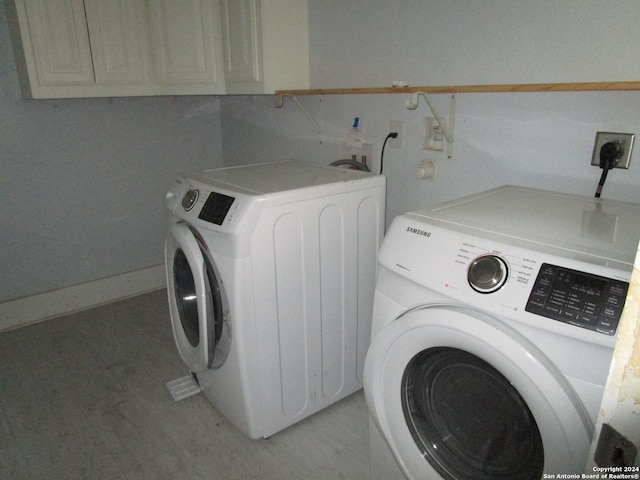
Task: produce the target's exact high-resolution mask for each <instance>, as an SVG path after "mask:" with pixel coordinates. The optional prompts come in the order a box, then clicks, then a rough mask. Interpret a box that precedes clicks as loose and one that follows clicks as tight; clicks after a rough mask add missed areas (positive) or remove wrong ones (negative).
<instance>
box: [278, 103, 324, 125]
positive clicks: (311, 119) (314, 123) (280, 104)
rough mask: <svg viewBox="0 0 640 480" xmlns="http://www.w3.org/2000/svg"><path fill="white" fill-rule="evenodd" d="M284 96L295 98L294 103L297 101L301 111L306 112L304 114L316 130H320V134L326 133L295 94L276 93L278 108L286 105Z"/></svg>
mask: <svg viewBox="0 0 640 480" xmlns="http://www.w3.org/2000/svg"><path fill="white" fill-rule="evenodd" d="M284 97H288V98H290V99H291V100H293V103H295V104H296V105H297V106H298V108H299V109H300V111H301V112H302V113H304V115H305V116H306V117H307V118H308V119H309V121H310V122H311V125H313V128H314V129H315V131H316V132H318V133H319V134H320V135H324V132H323V131H322V128H320V125H318V124H317V123H316V121H315V120H314V119H313V117H312V116H311V115H310V114H309V112H307V110H306V109H305V108H304V107H303V106H302V104H301V103H300V102H299V101H298V99H297V98H296V97H294V96H293V95H288V94H283V95H276V108H282V105H284Z"/></svg>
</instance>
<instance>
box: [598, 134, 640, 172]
mask: <svg viewBox="0 0 640 480" xmlns="http://www.w3.org/2000/svg"><path fill="white" fill-rule="evenodd" d="M634 139H635V134H633V133H612V132H597V133H596V143H595V144H594V146H593V155H592V157H591V165H595V166H596V167H599V166H600V149H601V148H602V146H603V145H604V144H605V143H608V142H619V143H620V145H621V146H622V155H621V157H620V161H619V162H618V163H617V164H616V166H615V167H614V168H625V169H626V168H629V163H630V162H631V150H632V149H633V141H634Z"/></svg>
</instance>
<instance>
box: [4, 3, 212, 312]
mask: <svg viewBox="0 0 640 480" xmlns="http://www.w3.org/2000/svg"><path fill="white" fill-rule="evenodd" d="M4 8H5V6H4V2H3V3H1V4H0V200H1V201H0V268H1V270H2V273H1V274H0V302H3V301H6V300H9V299H15V298H18V297H25V296H28V295H33V294H38V293H42V292H45V291H49V290H53V289H59V288H62V287H67V286H69V285H75V284H80V283H83V282H88V281H93V280H96V279H102V278H105V277H111V276H114V275H119V274H122V273H125V272H130V271H134V270H139V269H143V268H148V267H150V266H154V265H160V264H162V263H163V262H164V257H163V241H164V230H165V222H166V214H165V210H164V204H163V199H164V195H165V193H166V190H167V187H168V185H169V183H170V182H171V180H172V178H173V177H174V176H175V174H176V173H177V172H178V171H183V170H202V169H204V168H211V167H214V166H217V165H221V164H222V148H221V146H222V142H221V140H220V105H219V101H218V100H217V99H216V98H214V97H194V98H191V97H190V98H187V97H182V98H178V97H157V98H117V99H81V100H25V99H22V98H21V94H20V88H19V85H18V79H17V75H16V70H15V61H14V58H13V53H12V50H11V41H10V38H9V33H8V28H7V18H6V14H5V10H4ZM0 323H1V322H0Z"/></svg>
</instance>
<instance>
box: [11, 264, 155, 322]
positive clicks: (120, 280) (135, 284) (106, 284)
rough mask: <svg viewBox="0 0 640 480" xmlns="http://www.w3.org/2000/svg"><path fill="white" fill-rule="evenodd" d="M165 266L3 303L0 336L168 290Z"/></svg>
mask: <svg viewBox="0 0 640 480" xmlns="http://www.w3.org/2000/svg"><path fill="white" fill-rule="evenodd" d="M166 284H167V282H166V277H165V270H164V265H156V266H154V267H149V268H144V269H142V270H136V271H134V272H128V273H123V274H122V275H116V276H113V277H108V278H102V279H100V280H95V281H92V282H87V283H82V284H80V285H74V286H72V287H67V288H61V289H59V290H53V291H50V292H45V293H40V294H38V295H32V296H29V297H24V298H18V299H16V300H9V301H6V302H3V303H0V332H1V331H4V330H10V329H12V328H16V327H19V326H23V325H28V324H30V323H36V322H41V321H43V320H48V319H50V318H54V317H58V316H60V315H66V314H68V313H73V312H77V311H81V310H86V309H88V308H92V307H96V306H98V305H103V304H105V303H110V302H114V301H116V300H121V299H124V298H127V297H133V296H136V295H141V294H143V293H147V292H151V291H153V290H158V289H160V288H163V287H166Z"/></svg>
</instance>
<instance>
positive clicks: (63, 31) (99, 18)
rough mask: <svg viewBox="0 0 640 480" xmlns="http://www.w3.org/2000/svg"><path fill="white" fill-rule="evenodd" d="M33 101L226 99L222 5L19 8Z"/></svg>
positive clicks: (38, 0) (189, 0)
mask: <svg viewBox="0 0 640 480" xmlns="http://www.w3.org/2000/svg"><path fill="white" fill-rule="evenodd" d="M15 4H16V13H17V17H18V24H19V29H20V38H21V41H22V46H23V51H24V59H22V60H24V64H26V71H27V77H28V78H23V79H22V82H23V85H25V86H27V87H28V90H29V92H28V93H29V94H30V96H32V97H33V98H72V97H110V96H131V95H195V94H219V93H224V78H223V69H222V38H221V35H220V28H219V27H220V14H219V8H218V2H217V0H16V2H15Z"/></svg>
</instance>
